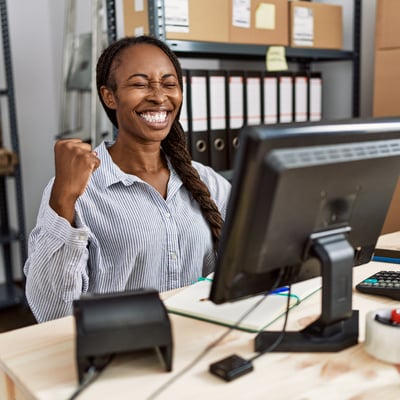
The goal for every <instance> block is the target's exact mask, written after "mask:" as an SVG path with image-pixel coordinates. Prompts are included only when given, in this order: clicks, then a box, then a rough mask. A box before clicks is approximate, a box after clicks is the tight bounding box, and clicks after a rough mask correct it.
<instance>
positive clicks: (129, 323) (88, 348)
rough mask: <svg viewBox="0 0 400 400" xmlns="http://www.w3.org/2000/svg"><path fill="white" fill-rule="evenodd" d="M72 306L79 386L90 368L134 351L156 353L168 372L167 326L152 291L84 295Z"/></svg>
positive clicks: (99, 367) (169, 345)
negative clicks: (155, 351)
mask: <svg viewBox="0 0 400 400" xmlns="http://www.w3.org/2000/svg"><path fill="white" fill-rule="evenodd" d="M73 306H74V317H75V326H76V363H77V370H78V377H79V382H80V383H81V384H82V382H83V381H84V378H85V375H86V373H87V372H88V371H89V370H90V369H93V368H94V369H95V370H96V371H101V370H102V369H103V368H104V367H105V366H106V365H107V364H108V363H109V361H110V360H111V358H112V357H113V356H114V355H116V354H122V353H129V352H134V351H138V350H147V349H156V350H158V352H159V355H160V356H161V358H162V360H163V363H164V364H165V368H166V371H168V372H169V371H171V370H172V352H173V340H172V332H171V323H170V320H169V316H168V313H167V310H166V308H165V306H164V303H163V302H162V301H161V299H160V297H159V293H158V292H157V291H156V290H154V289H138V290H133V291H126V292H118V293H104V294H86V295H82V296H81V298H80V299H79V300H74V303H73Z"/></svg>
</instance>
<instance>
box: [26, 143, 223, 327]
mask: <svg viewBox="0 0 400 400" xmlns="http://www.w3.org/2000/svg"><path fill="white" fill-rule="evenodd" d="M109 145H110V144H109V143H102V144H101V145H99V146H98V148H97V149H95V150H96V151H97V154H98V157H99V159H100V161H101V163H100V167H99V168H97V169H96V170H95V171H94V172H93V174H92V176H91V178H90V181H89V183H88V185H87V188H86V190H85V192H84V193H83V194H82V196H80V197H79V199H78V200H77V202H76V205H75V226H76V227H72V226H71V225H70V224H69V223H68V221H67V220H66V219H64V218H62V217H60V216H58V215H57V214H56V213H55V211H54V210H53V209H52V208H51V207H50V206H49V198H50V192H51V189H52V185H53V181H54V178H53V179H52V180H51V181H50V182H49V184H48V185H47V187H46V188H45V190H44V193H43V197H42V201H41V205H40V209H39V213H38V218H37V223H36V226H35V228H34V229H33V230H32V232H31V233H30V235H29V242H28V246H29V248H28V259H27V261H26V263H25V266H24V272H25V275H26V296H27V300H28V303H29V305H30V307H31V309H32V312H33V314H34V315H35V317H36V319H37V320H38V321H39V322H42V321H47V320H51V319H55V318H60V317H63V316H66V315H70V314H72V302H73V300H74V299H77V298H79V297H80V295H81V294H83V293H87V292H89V293H105V292H117V291H124V290H134V289H138V288H154V289H156V290H159V291H166V290H170V289H174V288H178V287H182V286H186V285H189V284H191V283H193V282H194V281H197V279H198V278H199V277H200V276H205V275H206V274H208V273H210V272H211V271H212V270H213V268H214V264H215V253H214V251H213V243H212V237H211V231H210V228H209V225H208V223H207V221H206V220H205V219H204V217H203V215H202V213H201V210H200V207H199V204H198V203H197V202H196V201H195V200H193V199H192V197H191V195H190V193H189V192H188V191H187V189H186V188H185V187H184V186H183V184H182V181H181V179H180V178H179V176H178V174H177V173H176V172H175V171H174V169H173V167H172V166H171V164H170V161H169V160H167V162H168V168H169V170H170V178H169V182H168V187H167V197H166V199H164V198H163V197H162V196H161V195H160V193H159V192H158V191H157V190H156V189H154V188H153V187H152V186H150V185H149V184H147V183H146V182H144V181H142V180H141V179H140V178H138V177H136V176H133V175H129V174H126V173H124V172H123V171H121V170H120V169H119V168H118V166H117V165H115V164H114V163H113V161H112V159H111V157H110V155H109V153H108V151H107V148H106V147H107V146H109ZM193 166H194V167H195V168H196V170H197V171H198V172H199V174H200V177H201V179H202V180H203V182H204V183H205V184H206V185H207V187H208V188H209V190H210V193H211V197H212V198H213V199H214V201H215V202H216V204H217V207H218V209H219V210H220V212H221V214H222V217H223V218H225V213H226V207H227V202H228V198H229V194H230V183H229V182H228V181H227V180H225V179H224V178H223V177H222V176H220V175H219V174H218V173H216V172H215V171H214V170H212V169H211V168H210V167H207V166H204V165H202V164H200V163H197V162H194V161H193Z"/></svg>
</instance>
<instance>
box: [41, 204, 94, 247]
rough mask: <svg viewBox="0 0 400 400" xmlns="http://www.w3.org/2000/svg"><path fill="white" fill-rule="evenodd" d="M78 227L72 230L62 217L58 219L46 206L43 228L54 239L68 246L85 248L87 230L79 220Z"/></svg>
mask: <svg viewBox="0 0 400 400" xmlns="http://www.w3.org/2000/svg"><path fill="white" fill-rule="evenodd" d="M77 220H78V221H79V227H78V228H74V227H73V226H71V224H70V223H69V222H68V221H67V220H66V219H65V218H63V217H60V216H59V215H58V214H57V213H56V212H55V211H54V210H53V209H52V208H51V207H50V205H48V206H47V208H46V210H45V214H44V227H45V229H46V230H47V231H48V232H49V233H50V234H51V235H52V236H54V237H56V238H57V239H59V240H60V241H62V242H64V243H68V244H69V245H74V246H77V247H86V245H87V242H88V238H89V233H90V231H89V228H88V227H86V226H83V224H82V222H81V220H80V218H77Z"/></svg>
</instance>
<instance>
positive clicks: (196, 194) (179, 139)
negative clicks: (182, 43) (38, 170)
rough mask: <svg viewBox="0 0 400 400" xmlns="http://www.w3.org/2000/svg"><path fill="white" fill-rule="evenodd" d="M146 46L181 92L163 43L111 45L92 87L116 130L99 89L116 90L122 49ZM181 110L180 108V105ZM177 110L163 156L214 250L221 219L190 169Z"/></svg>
mask: <svg viewBox="0 0 400 400" xmlns="http://www.w3.org/2000/svg"><path fill="white" fill-rule="evenodd" d="M142 43H144V44H149V45H152V46H156V47H158V48H159V49H161V50H162V51H163V52H164V53H165V54H166V55H167V56H168V58H169V59H170V60H171V62H172V64H173V66H174V68H175V71H176V74H177V78H178V82H179V86H180V88H181V91H183V78H182V68H181V65H180V63H179V60H178V58H177V56H176V55H175V53H174V52H173V51H172V50H171V49H170V48H169V47H168V45H167V44H166V43H164V42H163V41H161V40H159V39H157V38H155V37H152V36H146V35H143V36H138V37H125V38H122V39H119V40H117V41H115V42H113V43H112V44H111V45H110V46H108V47H107V48H106V49H105V50H104V51H103V53H102V54H101V56H100V58H99V60H98V62H97V67H96V85H97V93H98V95H99V99H100V102H101V104H102V106H103V108H104V110H105V112H106V114H107V116H108V118H109V119H110V121H111V122H112V123H113V125H114V126H115V127H116V128H118V122H117V117H116V111H115V110H113V109H111V108H109V107H107V105H106V104H105V103H104V101H103V98H102V95H101V87H102V86H107V87H108V88H109V89H111V90H112V91H115V90H116V89H117V87H116V81H115V78H114V74H113V72H114V70H115V69H116V68H118V66H119V65H120V64H121V62H122V59H121V57H120V54H121V52H122V50H124V49H126V48H128V47H131V46H135V45H136V44H142ZM181 107H182V106H181ZM181 107H180V109H179V111H178V114H177V116H176V117H175V120H174V121H173V123H172V126H171V130H170V132H169V133H168V135H167V136H166V138H165V139H164V140H163V141H162V142H161V146H162V148H163V151H164V152H165V154H166V155H167V156H168V157H169V158H170V161H171V164H172V166H173V167H174V169H175V171H176V172H177V173H178V175H179V177H180V178H181V180H182V182H183V184H184V186H185V187H186V188H187V189H188V190H189V192H190V193H191V195H192V197H193V198H194V199H195V200H196V201H197V202H198V203H199V205H200V208H201V211H202V213H203V215H204V217H205V219H206V220H207V222H208V224H209V226H210V229H211V233H212V238H213V242H214V249H217V246H218V242H219V239H220V236H221V230H222V224H223V220H222V217H221V213H220V212H219V210H218V208H217V206H216V204H215V202H214V201H213V199H212V198H211V195H210V191H209V190H208V188H207V186H206V185H205V183H204V182H203V181H202V180H201V179H200V176H199V174H198V172H197V170H196V169H195V168H194V167H193V166H192V162H191V161H192V160H191V156H190V154H189V151H188V149H187V144H186V134H185V132H184V131H183V129H182V126H181V124H180V122H179V115H180V111H181Z"/></svg>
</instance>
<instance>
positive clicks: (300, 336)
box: [255, 310, 358, 353]
mask: <svg viewBox="0 0 400 400" xmlns="http://www.w3.org/2000/svg"><path fill="white" fill-rule="evenodd" d="M281 334H282V332H279V331H270V332H268V331H263V332H260V333H259V334H258V335H257V336H256V338H255V351H257V352H260V353H263V352H267V351H274V352H297V353H300V352H335V351H340V350H343V349H346V348H348V347H350V346H354V345H356V344H357V343H358V310H353V312H352V315H351V317H350V318H348V319H345V320H343V321H340V322H338V323H336V324H334V325H332V326H329V327H325V328H323V329H321V327H320V325H319V324H318V321H316V322H314V323H312V324H311V325H309V326H307V327H306V328H304V329H303V330H301V331H298V332H292V331H289V332H285V333H284V334H283V335H284V336H283V339H282V340H281V342H280V343H279V344H278V345H277V346H276V347H274V348H273V349H271V350H268V348H269V347H271V346H272V344H273V343H274V342H275V341H276V340H278V338H279V337H280V335H281Z"/></svg>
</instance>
